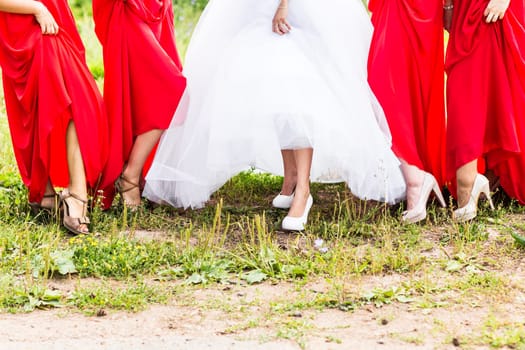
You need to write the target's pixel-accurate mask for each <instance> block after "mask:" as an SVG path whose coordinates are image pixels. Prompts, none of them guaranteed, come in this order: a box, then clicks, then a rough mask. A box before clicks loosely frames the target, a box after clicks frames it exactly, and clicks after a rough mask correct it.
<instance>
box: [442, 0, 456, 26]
mask: <svg viewBox="0 0 525 350" xmlns="http://www.w3.org/2000/svg"><path fill="white" fill-rule="evenodd" d="M453 13H454V3H453V2H452V0H445V1H443V26H444V27H445V30H446V31H447V32H449V31H450V26H451V25H452V14H453Z"/></svg>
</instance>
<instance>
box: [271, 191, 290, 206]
mask: <svg viewBox="0 0 525 350" xmlns="http://www.w3.org/2000/svg"><path fill="white" fill-rule="evenodd" d="M294 197H295V193H292V194H291V195H289V196H287V195H284V194H280V193H279V194H278V195H277V196H275V198H274V199H273V200H272V206H273V207H274V208H279V209H290V207H291V206H292V202H293V199H294Z"/></svg>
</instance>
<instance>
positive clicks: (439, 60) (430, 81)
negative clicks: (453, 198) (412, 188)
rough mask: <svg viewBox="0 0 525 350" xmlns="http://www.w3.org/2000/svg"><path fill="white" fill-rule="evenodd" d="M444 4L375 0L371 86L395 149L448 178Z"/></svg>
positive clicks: (372, 5) (441, 178)
mask: <svg viewBox="0 0 525 350" xmlns="http://www.w3.org/2000/svg"><path fill="white" fill-rule="evenodd" d="M442 5H443V4H442V1H436V0H434V1H430V0H370V3H369V9H370V11H372V23H373V25H374V36H373V38H372V44H371V48H370V56H369V62H368V71H369V78H368V80H369V83H370V86H371V88H372V90H373V91H374V93H375V95H376V96H377V98H378V100H379V102H380V103H381V105H382V106H383V109H384V111H385V114H386V118H387V120H388V123H389V126H390V130H391V133H392V149H393V151H394V153H395V154H396V155H397V156H398V157H399V158H401V159H403V160H405V161H406V162H407V163H409V164H411V165H415V166H417V167H419V168H420V169H423V170H425V171H427V172H430V173H432V174H433V175H434V176H435V177H436V179H437V181H438V182H439V183H440V184H442V185H443V184H444V180H445V140H446V129H445V124H446V122H445V101H444V63H443V61H444V57H443V56H444V54H443V51H444V47H443V21H442V18H443V10H442Z"/></svg>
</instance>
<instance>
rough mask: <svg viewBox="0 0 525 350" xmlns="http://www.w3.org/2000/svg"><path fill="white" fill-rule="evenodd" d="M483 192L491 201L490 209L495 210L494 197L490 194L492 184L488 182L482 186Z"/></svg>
mask: <svg viewBox="0 0 525 350" xmlns="http://www.w3.org/2000/svg"><path fill="white" fill-rule="evenodd" d="M481 193H483V194H484V195H485V198H487V200H488V201H489V205H490V209H492V210H494V209H495V208H494V203H493V202H492V197H491V195H490V186H489V183H488V182H487V183H486V184H485V185H483V187H482V188H481Z"/></svg>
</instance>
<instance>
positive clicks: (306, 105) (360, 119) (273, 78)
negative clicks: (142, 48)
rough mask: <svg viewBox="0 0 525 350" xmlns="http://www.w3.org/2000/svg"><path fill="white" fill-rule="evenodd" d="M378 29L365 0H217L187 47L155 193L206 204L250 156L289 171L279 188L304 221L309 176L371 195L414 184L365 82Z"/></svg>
mask: <svg viewBox="0 0 525 350" xmlns="http://www.w3.org/2000/svg"><path fill="white" fill-rule="evenodd" d="M371 35H372V27H371V24H370V20H369V17H368V15H367V13H366V10H365V8H364V7H363V5H362V3H361V1H360V0H331V1H329V4H328V3H327V2H326V1H319V0H264V1H261V0H242V1H239V0H211V1H210V2H209V3H208V5H207V7H206V9H205V10H204V13H203V15H202V17H201V19H200V21H199V23H198V25H197V28H196V30H195V33H194V34H193V37H192V39H191V43H190V46H189V48H188V54H187V56H186V66H185V74H186V76H187V79H188V87H187V90H186V92H185V94H184V96H183V98H182V101H181V104H180V105H179V108H178V110H177V112H176V113H175V117H174V119H173V121H172V123H171V126H170V128H169V129H168V130H167V132H166V133H165V134H164V136H163V138H162V140H161V142H160V146H159V149H158V152H157V155H156V157H155V160H154V162H153V165H152V168H151V170H150V172H149V174H148V175H147V178H146V180H147V184H146V188H145V192H144V194H145V196H146V197H147V198H149V199H150V200H153V201H156V202H163V203H169V204H171V205H173V206H180V207H193V208H195V207H201V206H202V205H203V204H204V202H206V201H207V200H208V199H209V197H210V195H211V194H212V193H213V192H214V191H216V190H217V189H219V188H220V187H221V186H222V185H223V184H224V183H225V182H226V181H227V180H228V179H230V178H231V177H233V176H235V175H236V174H238V173H239V172H241V171H243V170H246V169H248V168H250V167H253V168H257V169H260V170H263V171H266V172H270V173H273V174H276V175H284V181H283V185H282V190H281V193H280V194H279V195H277V196H276V197H275V199H274V200H273V205H274V206H275V207H278V208H283V209H289V211H288V215H287V216H286V217H285V219H284V220H283V222H282V226H283V229H287V230H302V229H304V225H305V224H306V222H307V217H308V212H309V210H310V207H311V205H312V202H313V200H312V196H311V194H310V186H309V182H310V180H312V181H319V182H340V181H346V182H347V184H348V186H349V188H350V190H351V191H352V193H353V194H354V195H356V196H358V197H360V198H362V199H373V200H379V201H385V202H390V203H391V202H395V201H398V200H400V199H402V197H404V195H405V184H404V180H403V177H402V174H401V172H400V169H399V163H398V161H397V159H396V157H395V156H394V154H393V153H392V151H391V149H390V134H389V130H388V126H387V124H386V121H385V117H384V114H383V111H382V109H381V107H380V106H379V104H378V103H377V100H376V98H375V96H374V95H373V93H372V92H371V90H370V88H369V86H368V83H367V57H368V50H369V45H370V40H371Z"/></svg>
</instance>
